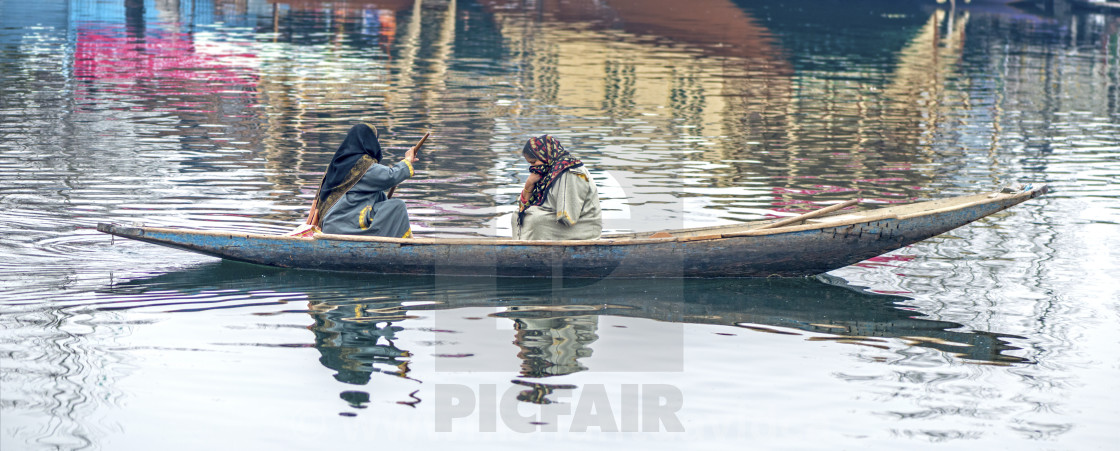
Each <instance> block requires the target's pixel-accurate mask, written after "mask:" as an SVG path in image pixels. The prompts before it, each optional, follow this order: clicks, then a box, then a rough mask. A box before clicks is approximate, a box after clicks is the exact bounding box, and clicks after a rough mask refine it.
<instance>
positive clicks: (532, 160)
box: [513, 135, 603, 240]
mask: <svg viewBox="0 0 1120 451" xmlns="http://www.w3.org/2000/svg"><path fill="white" fill-rule="evenodd" d="M521 154H522V156H524V157H525V160H526V161H528V162H529V172H530V173H531V174H530V175H529V179H528V180H527V181H526V182H525V188H524V190H522V192H521V197H520V199H518V202H517V206H518V211H517V215H515V216H514V218H513V239H515V240H593V239H596V238H599V235H601V234H602V232H603V216H602V212H601V211H600V209H599V189H598V187H596V186H595V182H594V181H592V180H591V174H590V173H588V172H587V168H585V167H584V166H583V162H582V161H580V160H579V159H578V158H575V157H573V156H572V155H571V154H569V153H568V151H566V150H564V146H562V145H560V141H557V140H556V138H553V137H552V136H549V135H542V136H539V137H535V138H530V139H529V141H528V142H526V143H525V147H523V148H522V149H521Z"/></svg>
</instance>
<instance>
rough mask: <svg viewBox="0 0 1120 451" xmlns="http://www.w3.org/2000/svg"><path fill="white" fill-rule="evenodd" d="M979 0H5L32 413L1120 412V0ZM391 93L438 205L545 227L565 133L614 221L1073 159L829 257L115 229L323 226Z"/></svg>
mask: <svg viewBox="0 0 1120 451" xmlns="http://www.w3.org/2000/svg"><path fill="white" fill-rule="evenodd" d="M953 3H954V2H947V3H944V4H938V3H936V2H933V1H872V0H866V1H856V2H841V1H831V0H821V1H777V2H775V1H767V2H763V1H757V2H755V1H745V0H741V1H731V0H697V1H690V2H687V4H688V6H687V7H685V6H684V4H685V3H684V2H674V1H662V0H647V1H638V0H605V1H573V2H553V1H543V2H537V1H525V2H521V1H518V2H502V1H490V0H474V1H456V0H442V1H434V0H423V1H421V0H368V1H365V0H350V1H342V2H319V1H314V0H291V1H285V0H248V1H221V0H180V1H173V0H147V1H145V0H123V1H88V0H71V1H65V0H40V1H36V2H15V1H7V0H0V228H3V230H4V231H5V232H4V233H3V239H2V240H0V257H2V258H0V448H2V449H4V450H8V449H153V448H155V447H159V448H161V449H203V448H207V449H209V448H218V449H231V448H235V447H243V446H253V447H257V446H261V445H265V446H271V447H276V448H290V449H307V448H311V447H330V448H336V449H359V448H362V449H364V448H368V447H370V446H394V447H397V446H406V447H410V446H420V445H424V444H427V443H428V442H444V443H447V444H454V446H457V447H471V448H478V449H488V448H491V447H493V446H495V445H496V444H497V441H498V440H502V441H509V442H511V443H515V444H520V446H524V447H533V448H561V447H564V448H568V447H571V446H572V445H573V444H575V445H577V446H583V447H592V448H607V447H617V446H619V444H620V443H623V442H627V443H629V442H637V443H641V444H642V445H641V446H645V447H649V448H658V449H680V448H682V447H686V448H687V447H701V446H703V447H704V448H705V449H708V448H728V449H731V448H734V449H739V448H742V447H743V446H744V444H750V445H753V446H758V447H763V448H788V449H806V448H821V447H839V448H842V449H849V448H860V449H901V448H912V447H936V448H952V449H959V448H973V449H991V448H993V447H994V448H998V449H1005V448H1012V449H1023V448H1027V449H1101V448H1108V447H1111V446H1114V444H1115V442H1116V440H1117V439H1118V438H1120V436H1118V435H1117V432H1116V427H1115V426H1116V424H1117V422H1118V421H1120V407H1118V406H1120V394H1118V393H1120V331H1118V329H1117V327H1116V325H1117V324H1120V295H1118V292H1120V289H1118V287H1120V281H1118V280H1117V279H1118V278H1117V277H1116V272H1117V270H1118V269H1120V264H1117V263H1116V262H1117V260H1118V259H1120V255H1118V254H1117V252H1116V248H1117V243H1120V194H1117V190H1116V186H1117V181H1118V180H1120V16H1110V15H1105V14H1099V13H1095V12H1088V11H1082V10H1078V9H1075V8H1071V7H1070V6H1069V5H1068V4H1066V2H1063V1H1061V0H1058V1H1042V0H1040V1H1037V2H1019V3H1007V2H1002V1H995V0H987V1H986V0H973V1H972V2H956V3H962V5H957V6H955V7H954V6H953ZM363 121H364V122H368V123H371V124H375V125H377V127H378V129H379V131H380V132H381V136H382V142H383V144H384V145H386V146H387V148H388V151H389V153H390V154H391V155H392V157H391V158H393V159H395V158H397V157H399V156H400V154H401V153H403V151H404V150H405V149H406V148H407V147H408V146H410V145H411V143H413V142H414V141H415V140H416V139H417V138H418V137H419V136H421V135H422V134H423V133H424V132H425V131H428V130H431V131H432V132H433V137H432V139H430V140H429V141H428V144H427V145H426V146H425V148H424V151H423V153H422V155H421V158H422V161H421V162H420V163H419V164H418V166H417V169H418V171H417V175H416V177H415V178H414V179H412V180H410V181H408V182H406V184H405V185H403V186H402V187H401V189H400V190H399V191H398V196H399V197H400V198H402V199H404V200H405V201H406V203H407V204H408V209H409V213H410V216H411V218H412V224H413V230H414V231H415V232H416V233H417V234H418V235H428V236H451V237H454V236H461V237H477V236H495V235H508V234H509V227H508V222H509V216H510V214H511V212H512V211H513V208H514V207H513V205H512V203H513V201H514V198H515V196H516V194H517V192H518V191H519V189H520V186H521V184H522V182H523V180H524V177H525V176H526V175H527V170H526V169H527V167H526V164H525V162H524V160H523V159H521V158H520V156H519V155H518V149H519V148H520V144H521V143H522V142H524V140H525V139H526V138H527V137H529V136H531V135H534V134H541V133H551V134H554V135H556V136H558V137H559V138H560V139H561V140H562V141H563V142H564V143H565V145H566V147H567V148H568V149H569V150H571V151H572V152H573V153H574V154H575V155H576V156H578V157H580V158H581V159H583V161H585V162H586V163H587V164H588V166H589V167H590V168H591V170H592V173H593V176H594V177H595V178H596V179H597V181H598V184H599V187H600V196H601V198H602V202H603V207H604V218H605V228H606V229H608V230H610V231H652V230H659V229H669V228H679V227H691V226H701V225H716V224H730V223H734V222H741V221H747V220H752V219H759V218H766V217H775V216H784V215H789V214H790V213H791V212H801V211H807V210H811V209H814V208H819V207H821V206H824V205H828V204H830V203H835V202H838V201H842V200H847V199H852V198H861V199H863V200H864V202H863V205H864V206H865V207H866V208H874V207H875V206H877V205H882V204H887V203H899V202H908V201H914V200H922V199H933V198H943V197H948V196H953V195H959V194H968V193H976V192H982V191H987V190H992V189H997V188H999V187H1001V186H1005V185H1011V184H1043V183H1044V184H1049V185H1050V186H1051V187H1052V188H1053V190H1052V192H1051V193H1050V194H1048V195H1047V196H1044V197H1042V198H1039V199H1035V200H1031V201H1028V202H1026V203H1024V204H1021V205H1019V206H1017V207H1014V208H1012V209H1010V210H1008V211H1006V212H1002V213H999V214H996V215H994V216H992V217H989V218H985V219H983V220H981V221H978V222H976V223H973V224H971V225H968V226H965V227H963V228H960V229H957V230H954V231H952V232H950V233H948V234H945V235H942V236H939V237H936V238H934V239H930V240H927V241H924V242H921V243H918V244H915V245H912V246H909V247H906V248H904V249H901V250H899V251H896V252H893V253H891V254H888V255H885V256H882V257H877V258H874V259H872V260H869V261H866V262H863V263H860V264H857V265H854V266H851V267H847V268H843V269H840V270H837V271H833V272H831V273H829V274H827V275H824V276H820V277H815V278H809V279H794V280H734V279H732V280H655V281H632V280H604V281H597V282H586V281H573V280H548V279H544V280H530V281H525V280H494V279H459V278H440V277H432V278H417V277H383V276H370V275H360V274H331V273H319V272H303V271H289V270H278V269H272V268H265V267H259V266H252V265H245V264H239V263H231V262H222V261H219V260H217V259H214V258H211V257H205V256H200V255H195V254H189V253H185V252H180V251H174V250H169V249H164V248H160V247H157V246H153V245H148V244H143V243H138V242H128V241H125V240H121V239H117V240H114V239H112V238H110V237H109V236H107V235H103V234H100V233H98V232H97V231H96V229H95V225H96V224H97V223H98V222H116V223H123V224H131V223H134V222H142V223H144V224H147V225H158V226H182V227H192V228H203V229H210V230H224V231H265V232H277V233H278V232H284V231H287V230H289V229H290V228H292V227H294V226H296V225H298V224H300V223H301V222H302V220H303V218H304V216H305V215H306V213H307V207H308V205H309V203H310V199H311V198H312V197H313V196H314V192H315V189H316V188H317V185H318V183H319V180H320V177H321V175H322V171H323V170H324V169H325V166H326V163H327V162H328V160H329V158H330V155H331V154H332V153H333V151H334V149H335V147H336V146H337V145H338V143H339V142H340V140H341V138H342V136H343V135H344V133H345V131H346V130H347V129H348V128H349V127H350V126H351V125H352V124H355V123H358V122H363ZM790 251H791V252H797V250H796V249H791V250H790ZM613 431H618V432H613ZM444 446H446V445H444Z"/></svg>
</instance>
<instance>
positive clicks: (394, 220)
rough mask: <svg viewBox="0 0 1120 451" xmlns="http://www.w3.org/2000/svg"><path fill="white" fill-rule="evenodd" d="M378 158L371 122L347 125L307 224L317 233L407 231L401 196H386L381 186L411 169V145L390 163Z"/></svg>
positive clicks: (378, 147)
mask: <svg viewBox="0 0 1120 451" xmlns="http://www.w3.org/2000/svg"><path fill="white" fill-rule="evenodd" d="M380 161H381V143H379V142H378V140H377V132H376V131H375V130H374V128H373V127H371V126H369V125H366V124H359V125H355V126H353V127H351V128H350V132H349V133H347V134H346V139H345V140H343V141H342V145H340V146H338V151H336V152H335V154H334V158H332V159H331V164H330V166H329V167H328V168H327V173H326V174H325V175H323V183H322V185H320V186H319V194H318V195H317V196H316V198H315V204H314V205H313V206H312V208H311V218H310V220H309V224H312V225H318V226H319V227H320V228H321V229H322V231H323V233H339V234H349V235H373V236H388V237H396V238H408V237H411V236H412V229H411V228H410V227H409V225H408V212H407V211H406V210H405V205H404V201H402V200H400V199H389V198H388V196H387V195H386V194H385V192H386V191H388V190H389V189H391V188H392V187H394V186H397V184H399V183H401V182H403V181H405V179H408V178H409V177H411V176H412V175H413V173H414V172H413V168H412V163H414V162H416V161H417V158H416V149H415V148H412V149H409V150H408V152H405V154H404V159H403V160H401V161H400V163H397V164H396V165H394V166H385V165H381V164H378V163H379V162H380Z"/></svg>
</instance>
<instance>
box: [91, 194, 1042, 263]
mask: <svg viewBox="0 0 1120 451" xmlns="http://www.w3.org/2000/svg"><path fill="white" fill-rule="evenodd" d="M1043 192H1045V187H1042V188H1039V189H1034V190H1024V191H1020V192H1016V193H1010V194H1008V193H1002V194H1001V193H993V194H990V195H987V196H986V197H984V196H968V197H967V198H961V199H965V200H967V202H965V201H962V202H960V203H951V202H950V203H946V202H944V201H943V202H941V203H933V202H931V203H930V204H931V206H932V207H937V208H930V209H928V211H927V210H921V209H918V210H914V209H913V208H911V209H909V210H898V211H897V212H893V211H892V210H891V209H890V208H887V209H882V210H873V211H872V212H875V211H882V212H884V213H883V214H870V215H864V216H862V217H855V218H852V219H847V220H840V219H836V220H832V221H831V222H830V221H828V218H825V220H824V221H823V222H820V223H812V224H803V225H799V226H793V227H783V228H775V229H768V230H751V229H750V228H738V229H733V228H712V229H710V230H707V231H700V232H694V233H690V234H681V235H682V236H674V237H671V238H662V239H654V238H641V237H632V238H627V239H603V240H587V241H545V242H538V241H514V240H506V239H438V238H429V239H397V238H367V237H353V236H340V235H316V236H315V237H312V238H301V237H289V236H277V235H262V234H245V233H223V232H206V231H192V230H181V229H167V228H149V227H126V226H120V225H115V224H99V225H98V230H100V231H102V232H105V233H109V234H113V235H116V236H121V237H125V238H131V239H135V240H139V241H145V242H149V243H154V244H160V245H164V246H170V247H174V248H178V249H183V250H188V251H192V252H198V253H202V254H207V255H212V256H215V257H220V258H225V259H230V260H237V261H243V262H249V263H257V264H263V265H271V266H279V267H286V268H301V269H317V270H331V271H356V272H372V273H381V274H427V275H449V276H495V277H576V278H604V277H626V278H651V277H705V278H708V277H799V276H808V275H814V274H820V273H824V272H827V271H830V270H834V269H837V268H842V267H844V266H848V265H851V264H853V263H858V262H860V261H863V260H866V259H868V258H871V257H874V256H877V255H881V254H884V253H887V252H890V251H893V250H895V249H899V248H901V247H904V246H907V245H909V244H912V243H915V242H918V241H921V240H925V239H927V238H930V237H933V236H936V235H939V234H942V233H945V232H947V231H949V230H952V229H955V228H957V227H960V226H963V225H965V224H968V223H970V222H972V221H975V220H977V219H980V218H983V217H985V216H988V215H991V214H993V213H995V212H998V211H1001V210H1004V209H1007V208H1009V207H1011V206H1013V205H1016V204H1018V203H1020V202H1023V201H1025V200H1028V199H1031V198H1033V197H1036V196H1038V195H1040V194H1042V193H1043ZM848 216H851V215H848ZM707 232H712V233H707Z"/></svg>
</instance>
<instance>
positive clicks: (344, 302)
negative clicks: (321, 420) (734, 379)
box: [107, 262, 1027, 384]
mask: <svg viewBox="0 0 1120 451" xmlns="http://www.w3.org/2000/svg"><path fill="white" fill-rule="evenodd" d="M262 289H267V290H268V292H270V293H280V294H283V293H292V294H293V295H294V296H290V297H297V298H306V299H307V300H308V301H309V307H308V309H307V310H305V311H306V312H308V313H310V314H311V316H312V317H313V318H314V321H315V324H314V326H313V327H312V330H313V331H314V333H315V346H316V348H318V349H319V351H320V352H321V353H322V358H321V359H320V361H321V362H322V363H323V365H325V366H327V367H329V368H331V369H334V370H335V371H338V375H337V378H338V379H339V380H341V381H344V382H348V383H354V384H364V383H365V382H367V381H368V380H369V377H370V374H372V373H374V372H381V373H387V374H394V375H397V376H405V377H412V376H414V375H409V374H408V371H409V370H408V366H407V362H408V357H409V355H410V354H409V352H408V351H407V350H402V349H399V348H397V347H396V345H395V344H394V339H395V337H396V336H397V335H399V334H405V333H409V332H410V328H409V321H410V319H411V318H414V317H415V316H416V315H419V314H422V312H423V311H441V310H450V309H460V308H467V307H488V308H500V309H501V310H500V311H498V312H495V313H492V314H490V316H491V317H496V318H506V319H509V320H511V321H514V322H515V324H514V337H511V338H512V339H513V340H514V342H515V344H517V345H518V346H519V347H520V348H521V350H520V352H519V353H518V354H519V357H520V358H521V360H522V364H521V368H520V370H519V373H520V375H521V376H524V377H536V378H539V377H546V376H553V375H562V374H569V373H573V372H577V371H582V370H584V369H585V367H584V365H583V364H582V363H581V362H580V359H582V358H584V357H586V356H588V355H591V353H592V352H593V350H592V346H593V344H594V342H595V341H596V339H597V338H598V337H597V330H596V329H597V327H598V321H599V318H600V317H602V316H604V315H606V316H622V317H633V318H648V319H654V320H658V321H666V322H675V323H693V324H712V325H726V326H737V327H742V328H746V329H751V330H756V331H764V332H775V333H784V334H801V333H802V332H809V333H811V336H810V337H809V339H810V340H836V341H841V342H847V343H856V344H862V345H870V346H878V347H884V348H886V347H888V345H889V344H890V342H889V341H888V340H885V339H896V340H901V341H903V342H906V343H909V344H912V345H914V346H920V347H924V348H930V349H936V350H940V351H943V352H946V353H949V354H952V355H955V356H957V357H959V358H962V359H965V360H969V361H974V362H986V363H995V364H1013V363H1026V362H1027V360H1026V359H1023V358H1021V357H1017V356H1014V355H1011V352H1013V351H1015V350H1017V349H1018V348H1016V347H1014V346H1012V345H1011V344H1010V343H1009V342H1008V341H1007V340H1008V339H1009V338H1017V337H1014V336H1011V335H1004V334H999V333H994V332H988V331H973V330H965V329H964V328H963V326H962V325H961V324H958V323H954V322H948V321H940V320H934V319H927V318H924V316H925V315H923V314H921V313H918V312H915V311H913V310H909V309H907V308H905V306H904V305H903V304H902V303H904V302H905V301H907V300H908V298H906V297H903V296H897V295H886V294H877V293H872V292H868V291H866V290H863V289H861V288H858V287H853V286H850V285H848V284H847V282H845V281H843V280H842V279H838V278H834V277H829V276H821V277H816V278H804V279H761V280H760V279H733V280H726V279H720V280H705V279H654V280H632V279H625V280H616V279H604V280H598V281H591V280H585V279H565V280H538V279H529V280H525V279H494V278H489V279H475V278H438V277H385V276H369V275H362V274H345V273H329V272H310V271H298V270H284V269H274V268H267V267H260V266H254V265H246V264H241V263H234V262H216V263H213V264H209V265H204V266H202V267H200V268H197V269H193V270H187V271H180V272H175V273H168V274H164V275H160V276H157V277H153V278H149V279H140V280H134V281H130V282H126V283H123V284H118V285H116V286H114V287H112V288H110V291H112V292H114V293H120V294H129V293H139V294H142V293H147V292H154V291H161V292H165V293H166V292H171V293H173V292H176V291H178V292H184V293H186V294H191V296H189V297H187V296H185V297H184V302H175V303H172V304H171V305H174V306H175V308H176V309H177V310H194V311H197V310H205V309H211V308H230V307H236V306H230V305H217V304H207V303H206V302H208V301H207V300H206V298H205V297H200V296H197V295H194V294H193V293H192V292H198V291H210V290H220V292H221V293H223V294H224V295H226V297H228V293H230V292H231V291H235V292H245V293H249V292H256V291H258V290H262ZM173 296H174V295H172V294H168V295H166V296H163V297H162V299H161V300H160V303H161V305H164V306H166V305H168V302H167V301H168V299H167V298H168V297H173ZM141 298H142V299H148V300H149V301H148V302H150V298H149V297H146V296H145V297H141ZM250 302H252V301H250ZM107 307H110V306H107ZM121 307H123V306H121V305H119V303H118V304H114V305H112V306H111V307H110V308H121ZM413 351H415V350H413ZM475 352H477V351H475ZM442 357H455V356H441V355H437V358H442ZM591 369H594V368H591Z"/></svg>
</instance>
